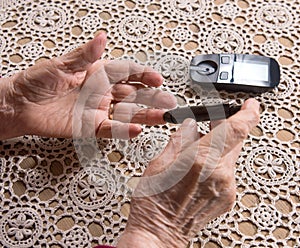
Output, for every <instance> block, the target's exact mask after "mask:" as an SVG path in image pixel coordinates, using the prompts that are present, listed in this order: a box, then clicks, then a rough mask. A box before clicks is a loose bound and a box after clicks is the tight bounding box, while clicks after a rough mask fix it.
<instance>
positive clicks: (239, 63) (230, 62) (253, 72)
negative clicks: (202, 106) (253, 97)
mask: <svg viewBox="0 0 300 248" xmlns="http://www.w3.org/2000/svg"><path fill="white" fill-rule="evenodd" d="M190 78H191V80H192V82H193V83H194V84H199V85H200V86H201V87H204V88H205V87H212V84H213V86H214V87H215V88H216V89H217V90H225V91H233V92H237V91H244V92H245V91H246V92H254V93H262V92H266V91H270V90H272V89H274V88H275V87H277V86H278V84H279V82H280V69H279V64H278V63H277V61H276V60H274V59H273V58H269V57H265V56H260V55H248V54H207V55H197V56H195V57H194V58H193V59H192V61H191V64H190Z"/></svg>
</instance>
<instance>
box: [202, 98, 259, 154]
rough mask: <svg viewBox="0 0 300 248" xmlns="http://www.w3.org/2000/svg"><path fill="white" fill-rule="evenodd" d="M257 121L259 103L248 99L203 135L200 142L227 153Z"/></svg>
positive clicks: (245, 135) (246, 134)
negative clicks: (236, 110)
mask: <svg viewBox="0 0 300 248" xmlns="http://www.w3.org/2000/svg"><path fill="white" fill-rule="evenodd" d="M258 122H259V103H258V102H257V101H256V100H255V99H249V100H247V101H246V102H245V104H244V105H243V106H242V108H241V110H240V111H239V112H238V113H236V114H235V115H233V116H231V117H230V118H229V119H227V120H226V121H224V122H223V123H222V124H221V125H219V126H217V127H216V128H214V129H213V130H212V131H211V132H210V133H209V134H208V135H206V136H204V137H203V138H202V140H201V143H202V144H203V145H204V146H205V147H211V148H212V149H213V150H215V151H219V152H223V154H226V153H229V152H230V151H232V149H233V148H234V147H235V146H237V145H239V144H240V143H241V142H242V141H243V140H244V139H245V138H247V136H248V134H249V132H250V131H251V129H252V128H253V127H255V126H256V125H257V124H258Z"/></svg>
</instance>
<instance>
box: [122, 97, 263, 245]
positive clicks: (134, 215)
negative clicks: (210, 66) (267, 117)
mask: <svg viewBox="0 0 300 248" xmlns="http://www.w3.org/2000/svg"><path fill="white" fill-rule="evenodd" d="M258 121H259V104H258V102H257V101H256V100H254V99H249V100H247V101H246V102H245V104H244V106H243V107H242V110H241V111H239V112H238V113H237V114H235V115H234V116H232V117H230V118H229V119H227V120H225V121H221V122H219V123H218V125H217V126H216V127H215V128H214V129H213V130H212V131H211V132H210V133H209V134H207V135H205V136H203V137H201V136H200V135H199V133H198V132H197V126H196V123H195V122H194V121H193V120H191V119H188V120H185V122H184V123H183V124H182V126H181V127H180V129H179V130H178V131H177V132H176V133H175V134H173V135H172V137H171V139H170V142H169V143H168V145H167V146H166V148H165V150H164V151H163V152H162V153H161V154H160V155H159V157H157V158H156V159H154V160H152V161H151V162H150V164H149V166H148V168H147V169H146V171H145V174H144V176H143V177H142V178H141V180H140V182H139V184H138V186H137V188H136V189H135V192H134V197H133V198H132V202H131V212H130V216H129V220H128V224H127V227H126V229H125V232H124V235H123V236H122V237H121V239H120V241H119V244H118V248H124V247H137V248H138V247H151V248H155V247H167V248H169V247H170V248H171V247H172V248H175V247H178V248H179V247H180V248H184V247H186V245H187V244H188V241H189V240H190V239H191V238H193V237H194V235H195V234H196V233H197V232H199V231H200V230H201V229H202V228H204V226H205V225H206V224H207V223H208V222H209V221H210V220H212V219H214V218H216V217H218V216H219V215H221V214H223V213H225V212H226V211H228V210H230V209H231V207H232V205H233V203H234V201H235V195H236V186H235V177H234V170H235V163H236V160H237V158H238V156H239V153H240V150H241V147H242V144H243V140H244V139H245V138H246V137H247V135H248V133H249V132H250V130H251V129H252V128H253V127H254V126H255V125H257V123H258ZM180 176H181V177H180ZM172 180H173V183H172V182H171V181H172ZM146 244H147V245H146Z"/></svg>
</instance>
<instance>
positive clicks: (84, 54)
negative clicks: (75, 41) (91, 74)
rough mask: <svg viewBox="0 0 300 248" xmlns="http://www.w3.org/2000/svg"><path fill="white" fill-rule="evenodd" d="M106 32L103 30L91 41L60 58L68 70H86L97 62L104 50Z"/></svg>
mask: <svg viewBox="0 0 300 248" xmlns="http://www.w3.org/2000/svg"><path fill="white" fill-rule="evenodd" d="M105 45H106V34H105V33H103V32H101V33H100V34H98V35H97V36H96V37H94V38H93V39H92V40H91V41H89V42H87V43H86V44H84V45H82V46H80V47H78V48H76V49H75V50H73V51H71V52H69V53H67V54H65V55H63V56H61V57H60V58H58V59H59V60H60V62H61V63H63V65H64V66H65V67H66V69H67V70H71V71H72V72H77V71H84V70H86V69H87V68H88V67H89V66H91V64H93V63H94V62H96V60H98V59H99V58H100V57H101V55H102V54H103V52H104V49H105Z"/></svg>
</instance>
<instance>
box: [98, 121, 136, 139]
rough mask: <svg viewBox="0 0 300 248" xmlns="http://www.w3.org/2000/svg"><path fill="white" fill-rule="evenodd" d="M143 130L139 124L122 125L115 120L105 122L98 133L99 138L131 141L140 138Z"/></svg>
mask: <svg viewBox="0 0 300 248" xmlns="http://www.w3.org/2000/svg"><path fill="white" fill-rule="evenodd" d="M141 132H142V128H141V126H140V125H138V124H132V123H122V122H119V121H115V120H108V119H107V120H105V121H103V122H102V123H101V124H100V125H99V127H98V130H97V131H96V136H97V137H98V138H114V139H131V138H134V137H136V136H138V135H139V134H140V133H141Z"/></svg>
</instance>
